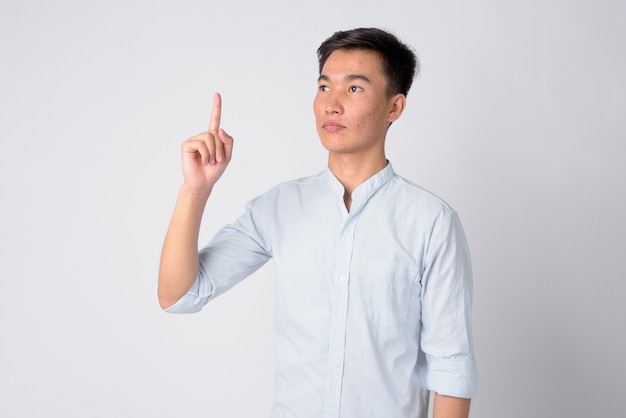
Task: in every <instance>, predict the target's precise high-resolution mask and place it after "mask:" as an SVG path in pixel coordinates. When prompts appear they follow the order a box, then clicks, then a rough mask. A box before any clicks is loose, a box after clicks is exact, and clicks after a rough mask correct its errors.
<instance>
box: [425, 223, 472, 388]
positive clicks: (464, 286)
mask: <svg viewBox="0 0 626 418" xmlns="http://www.w3.org/2000/svg"><path fill="white" fill-rule="evenodd" d="M472 280H473V279H472V266H471V261H470V254H469V249H468V246H467V241H466V238H465V234H464V232H463V228H462V226H461V222H460V220H459V219H458V216H457V214H456V213H454V212H453V213H451V214H449V215H446V216H442V217H441V218H440V219H439V220H438V221H437V222H436V224H435V227H434V229H433V233H432V235H431V240H430V242H429V245H428V252H427V256H426V262H425V269H424V273H423V276H422V328H421V335H420V343H421V347H422V350H423V351H424V353H426V358H427V360H428V372H427V383H428V387H429V389H431V390H433V391H435V392H437V393H439V394H442V395H447V396H455V397H459V398H471V397H473V396H474V395H475V393H476V390H477V369H476V361H475V358H474V348H473V341H472Z"/></svg>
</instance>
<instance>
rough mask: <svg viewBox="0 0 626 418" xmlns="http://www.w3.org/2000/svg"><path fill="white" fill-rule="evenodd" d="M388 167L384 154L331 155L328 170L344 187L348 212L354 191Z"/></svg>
mask: <svg viewBox="0 0 626 418" xmlns="http://www.w3.org/2000/svg"><path fill="white" fill-rule="evenodd" d="M386 165H387V158H385V154H384V153H381V154H377V155H374V156H363V155H359V156H355V155H349V154H337V153H330V154H329V156H328V168H329V169H330V171H331V172H332V173H333V174H334V175H335V177H337V180H339V182H340V183H341V184H342V186H343V187H344V190H345V192H344V197H343V198H344V203H345V204H346V208H347V209H348V211H350V205H351V203H352V192H353V191H354V189H356V188H357V187H359V186H360V185H361V184H363V183H364V182H365V181H366V180H367V179H369V178H370V177H372V176H373V175H374V174H376V173H378V172H379V171H380V170H382V169H383V168H385V166H386Z"/></svg>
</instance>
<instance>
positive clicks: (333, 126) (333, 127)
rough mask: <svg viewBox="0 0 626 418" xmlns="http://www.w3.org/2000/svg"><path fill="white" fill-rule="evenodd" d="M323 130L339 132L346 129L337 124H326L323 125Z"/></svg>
mask: <svg viewBox="0 0 626 418" xmlns="http://www.w3.org/2000/svg"><path fill="white" fill-rule="evenodd" d="M322 129H324V130H325V131H328V132H338V131H340V130H342V129H345V126H343V125H342V124H340V123H337V122H324V123H323V124H322Z"/></svg>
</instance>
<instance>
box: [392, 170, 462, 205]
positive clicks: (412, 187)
mask: <svg viewBox="0 0 626 418" xmlns="http://www.w3.org/2000/svg"><path fill="white" fill-rule="evenodd" d="M389 184H390V188H391V191H392V193H393V194H394V195H395V196H397V197H398V198H399V201H400V202H403V203H404V204H406V205H410V206H414V205H417V206H422V207H424V208H428V209H430V210H432V211H435V212H443V213H447V214H451V213H454V212H455V210H454V209H453V208H452V206H450V204H449V203H448V202H447V201H445V200H444V199H443V198H441V197H440V196H439V195H437V194H435V193H433V192H432V191H430V190H428V189H426V188H424V187H422V186H420V185H418V184H417V183H414V182H412V181H411V180H408V179H407V178H405V177H403V176H401V175H399V174H397V173H394V176H393V178H392V179H391V181H390V182H389Z"/></svg>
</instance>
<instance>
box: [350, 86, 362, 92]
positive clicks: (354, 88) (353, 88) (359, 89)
mask: <svg viewBox="0 0 626 418" xmlns="http://www.w3.org/2000/svg"><path fill="white" fill-rule="evenodd" d="M349 90H350V93H356V92H359V91H361V90H363V89H362V88H361V87H359V86H351V87H350V89H349Z"/></svg>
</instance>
